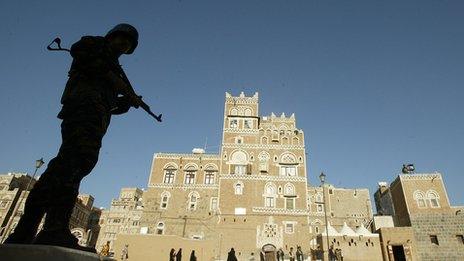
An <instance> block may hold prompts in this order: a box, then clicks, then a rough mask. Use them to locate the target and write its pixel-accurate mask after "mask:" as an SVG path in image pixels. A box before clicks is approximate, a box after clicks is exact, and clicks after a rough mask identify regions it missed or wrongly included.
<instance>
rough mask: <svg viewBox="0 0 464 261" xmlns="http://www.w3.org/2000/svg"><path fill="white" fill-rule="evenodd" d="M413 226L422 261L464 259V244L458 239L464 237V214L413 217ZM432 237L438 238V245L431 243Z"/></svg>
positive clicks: (432, 214) (431, 214)
mask: <svg viewBox="0 0 464 261" xmlns="http://www.w3.org/2000/svg"><path fill="white" fill-rule="evenodd" d="M411 226H412V229H413V231H414V235H415V238H416V241H417V247H418V253H419V256H420V258H421V260H423V261H427V260H462V258H463V257H464V243H463V242H462V239H460V238H458V237H457V236H459V235H461V236H462V235H464V215H463V214H458V215H456V213H438V214H434V213H430V214H420V215H419V214H418V215H411ZM431 235H432V236H437V239H438V245H436V244H434V243H432V242H431V238H430V236H431Z"/></svg>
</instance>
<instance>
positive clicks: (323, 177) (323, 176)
mask: <svg viewBox="0 0 464 261" xmlns="http://www.w3.org/2000/svg"><path fill="white" fill-rule="evenodd" d="M325 177H326V175H325V174H324V172H321V175H319V180H320V181H321V185H322V201H323V202H324V217H325V232H326V234H327V237H326V238H327V260H329V259H330V253H329V222H328V221H327V203H326V201H325V185H324V183H325ZM323 245H324V244H323ZM322 251H324V248H322Z"/></svg>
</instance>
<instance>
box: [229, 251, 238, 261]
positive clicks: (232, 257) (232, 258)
mask: <svg viewBox="0 0 464 261" xmlns="http://www.w3.org/2000/svg"><path fill="white" fill-rule="evenodd" d="M227 261H238V260H237V257H236V256H235V250H234V248H231V249H230V251H229V253H227Z"/></svg>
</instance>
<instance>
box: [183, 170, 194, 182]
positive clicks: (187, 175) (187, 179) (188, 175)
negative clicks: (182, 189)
mask: <svg viewBox="0 0 464 261" xmlns="http://www.w3.org/2000/svg"><path fill="white" fill-rule="evenodd" d="M184 183H185V184H195V172H186V173H185V182H184Z"/></svg>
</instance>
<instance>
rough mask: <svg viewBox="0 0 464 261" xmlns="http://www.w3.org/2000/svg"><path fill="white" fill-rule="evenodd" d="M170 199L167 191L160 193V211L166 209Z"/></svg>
mask: <svg viewBox="0 0 464 261" xmlns="http://www.w3.org/2000/svg"><path fill="white" fill-rule="evenodd" d="M170 197H171V193H169V192H168V191H164V192H163V193H161V202H160V208H161V209H166V208H168V203H169V198H170Z"/></svg>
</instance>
